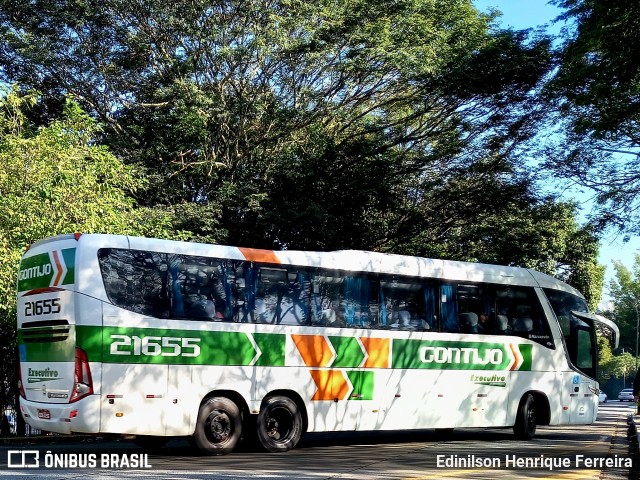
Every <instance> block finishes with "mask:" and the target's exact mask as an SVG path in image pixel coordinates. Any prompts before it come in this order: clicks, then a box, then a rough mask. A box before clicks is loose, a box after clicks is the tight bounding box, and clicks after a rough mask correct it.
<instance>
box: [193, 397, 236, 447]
mask: <svg viewBox="0 0 640 480" xmlns="http://www.w3.org/2000/svg"><path fill="white" fill-rule="evenodd" d="M241 435H242V414H241V412H240V409H239V408H238V406H237V405H236V404H235V403H234V402H233V401H232V400H230V399H228V398H226V397H213V398H210V399H209V400H207V401H206V402H205V403H203V404H202V405H201V406H200V410H199V412H198V421H197V423H196V431H195V432H194V434H193V441H194V443H195V444H196V446H197V447H198V448H199V449H200V451H201V452H203V453H206V454H209V455H226V454H227V453H230V452H231V451H233V449H234V448H235V446H236V444H237V443H238V440H240V437H241Z"/></svg>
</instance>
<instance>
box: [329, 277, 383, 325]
mask: <svg viewBox="0 0 640 480" xmlns="http://www.w3.org/2000/svg"><path fill="white" fill-rule="evenodd" d="M371 283H372V282H371V281H370V280H369V278H368V277H367V276H366V275H364V274H363V275H361V276H357V277H356V276H345V277H344V280H343V282H342V294H341V296H340V304H339V311H338V317H340V318H341V319H342V323H344V326H345V327H352V328H369V327H371V325H372V323H374V324H375V323H376V321H375V320H373V319H372V317H371V297H372V285H371Z"/></svg>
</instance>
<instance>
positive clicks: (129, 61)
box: [0, 0, 602, 304]
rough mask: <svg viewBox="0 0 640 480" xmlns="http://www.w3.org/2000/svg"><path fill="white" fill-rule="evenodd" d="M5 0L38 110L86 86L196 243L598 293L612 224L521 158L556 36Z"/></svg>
mask: <svg viewBox="0 0 640 480" xmlns="http://www.w3.org/2000/svg"><path fill="white" fill-rule="evenodd" d="M0 5H2V8H0V34H1V35H2V38H3V40H4V41H5V45H6V48H5V49H0V65H1V66H2V68H1V69H0V74H4V75H5V77H6V78H7V79H11V80H14V81H19V82H21V84H23V85H25V86H27V87H30V88H37V89H39V90H40V91H42V92H43V94H44V95H45V96H46V99H47V101H46V102H44V103H46V104H47V105H50V108H41V109H39V110H38V111H37V115H35V114H34V115H33V116H32V118H33V119H34V122H43V121H44V120H43V119H47V118H48V117H49V116H51V115H55V109H56V108H59V107H58V106H59V105H61V104H62V103H61V101H60V97H61V95H64V94H66V93H71V94H73V95H74V98H76V99H77V101H78V102H80V104H81V105H83V107H85V108H86V109H87V111H89V112H90V113H91V114H92V115H93V116H94V117H96V118H99V119H101V120H102V123H103V125H104V130H103V131H102V132H101V137H100V142H101V143H102V144H106V145H108V146H109V147H110V150H111V151H113V152H116V153H117V155H118V157H119V158H122V159H124V160H125V161H126V163H127V164H128V165H137V166H142V167H144V176H145V178H146V180H147V183H146V184H145V185H142V186H141V187H140V186H139V188H138V190H137V193H136V194H135V197H136V199H137V201H138V202H139V204H141V205H144V206H146V207H149V208H154V207H156V206H159V205H160V206H162V208H163V210H165V211H167V212H168V213H167V215H168V216H169V217H170V218H171V220H172V221H173V227H174V229H176V230H186V231H189V232H192V233H191V235H190V236H189V238H191V239H197V240H203V241H212V242H224V243H228V244H237V245H247V246H253V247H263V248H290V249H320V250H332V249H341V248H360V249H368V250H378V251H385V252H396V253H406V254H413V255H425V256H432V257H440V258H451V259H459V260H474V261H485V262H491V263H503V264H516V265H522V266H527V267H534V268H538V269H541V270H543V271H545V272H548V273H551V274H559V275H561V276H562V277H563V278H564V279H566V280H567V281H569V282H571V283H574V284H576V285H578V286H579V288H581V289H582V290H583V291H585V294H586V295H587V296H588V298H589V300H590V302H591V303H592V304H593V303H594V302H597V298H598V295H599V289H600V287H601V284H602V279H601V276H602V269H601V267H598V266H597V264H596V263H595V258H596V256H597V248H596V244H597V236H596V233H597V232H596V231H594V230H592V229H590V228H588V227H580V226H578V225H577V224H576V222H575V218H576V214H577V211H576V209H575V206H573V205H569V204H563V203H557V202H555V201H552V200H550V199H547V198H542V197H541V196H540V195H538V194H536V193H535V192H536V187H535V184H534V182H533V179H532V177H531V176H530V174H529V172H528V171H527V169H526V168H525V166H524V165H523V160H522V158H525V157H526V154H527V153H528V152H527V151H526V150H524V148H525V146H526V142H527V141H529V140H530V139H531V138H532V137H533V136H534V135H535V134H536V132H537V131H538V130H537V129H538V128H539V125H540V123H541V119H543V118H544V116H545V115H546V110H545V109H544V108H543V105H542V104H541V103H540V102H539V98H538V97H537V96H536V92H538V91H539V90H540V87H541V84H542V83H543V82H544V80H545V79H546V77H547V76H548V75H549V73H550V71H551V68H552V67H553V61H552V60H553V59H552V51H551V44H550V39H549V38H545V37H543V36H537V35H535V34H533V33H531V32H526V31H524V32H514V31H511V30H506V31H496V30H492V17H491V16H490V15H486V14H481V13H479V12H478V11H477V10H476V9H475V8H474V7H473V3H472V2H471V0H440V1H434V0H406V1H400V2H397V1H391V0H384V1H378V2H373V1H369V0H339V1H337V2H335V1H331V2H328V1H326V0H312V1H307V2H301V1H297V0H294V1H290V0H282V1H275V2H267V3H265V2H260V1H257V0H249V1H243V2H233V1H232V2H225V3H223V4H216V5H212V4H211V3H210V2H203V1H195V2H193V1H189V2H186V1H183V0H177V1H176V2H169V3H167V2H159V1H149V2H143V3H141V2H136V1H134V2H123V1H121V0H107V1H105V2H98V3H92V4H88V3H86V2H82V1H81V2H76V3H74V4H73V5H67V4H57V3H55V2H54V3H51V2H50V1H48V0H35V1H34V2H31V3H28V4H25V3H24V2H16V1H14V0H2V3H0ZM35 38H38V42H34V41H33V39H35ZM44 66H46V68H44ZM42 72H48V73H47V74H46V75H44V74H43V73H42ZM69 72H73V73H72V74H69ZM165 218H166V217H165Z"/></svg>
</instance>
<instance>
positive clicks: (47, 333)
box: [20, 320, 70, 343]
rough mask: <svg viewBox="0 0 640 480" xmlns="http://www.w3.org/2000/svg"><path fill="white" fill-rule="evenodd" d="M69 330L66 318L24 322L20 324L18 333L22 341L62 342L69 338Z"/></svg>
mask: <svg viewBox="0 0 640 480" xmlns="http://www.w3.org/2000/svg"><path fill="white" fill-rule="evenodd" d="M69 330H70V326H69V322H68V321H67V320H46V321H43V322H26V323H23V324H22V328H21V329H20V335H21V336H22V341H23V342H24V343H51V342H64V341H65V340H66V339H67V338H69Z"/></svg>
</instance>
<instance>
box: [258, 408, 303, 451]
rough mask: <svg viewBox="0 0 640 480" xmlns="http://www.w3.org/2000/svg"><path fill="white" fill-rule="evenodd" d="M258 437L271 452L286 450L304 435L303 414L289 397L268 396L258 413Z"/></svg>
mask: <svg viewBox="0 0 640 480" xmlns="http://www.w3.org/2000/svg"><path fill="white" fill-rule="evenodd" d="M257 430H258V439H259V440H260V443H261V444H262V446H263V447H264V448H265V449H266V450H268V451H269V452H286V451H288V450H291V449H292V448H293V447H295V446H296V445H297V444H298V442H299V441H300V437H301V436H302V416H301V415H300V411H299V410H298V406H297V405H296V403H295V402H294V401H293V400H291V399H290V398H289V397H284V396H275V397H270V398H267V399H266V400H265V401H264V402H263V405H262V408H261V409H260V414H259V415H258V425H257Z"/></svg>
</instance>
